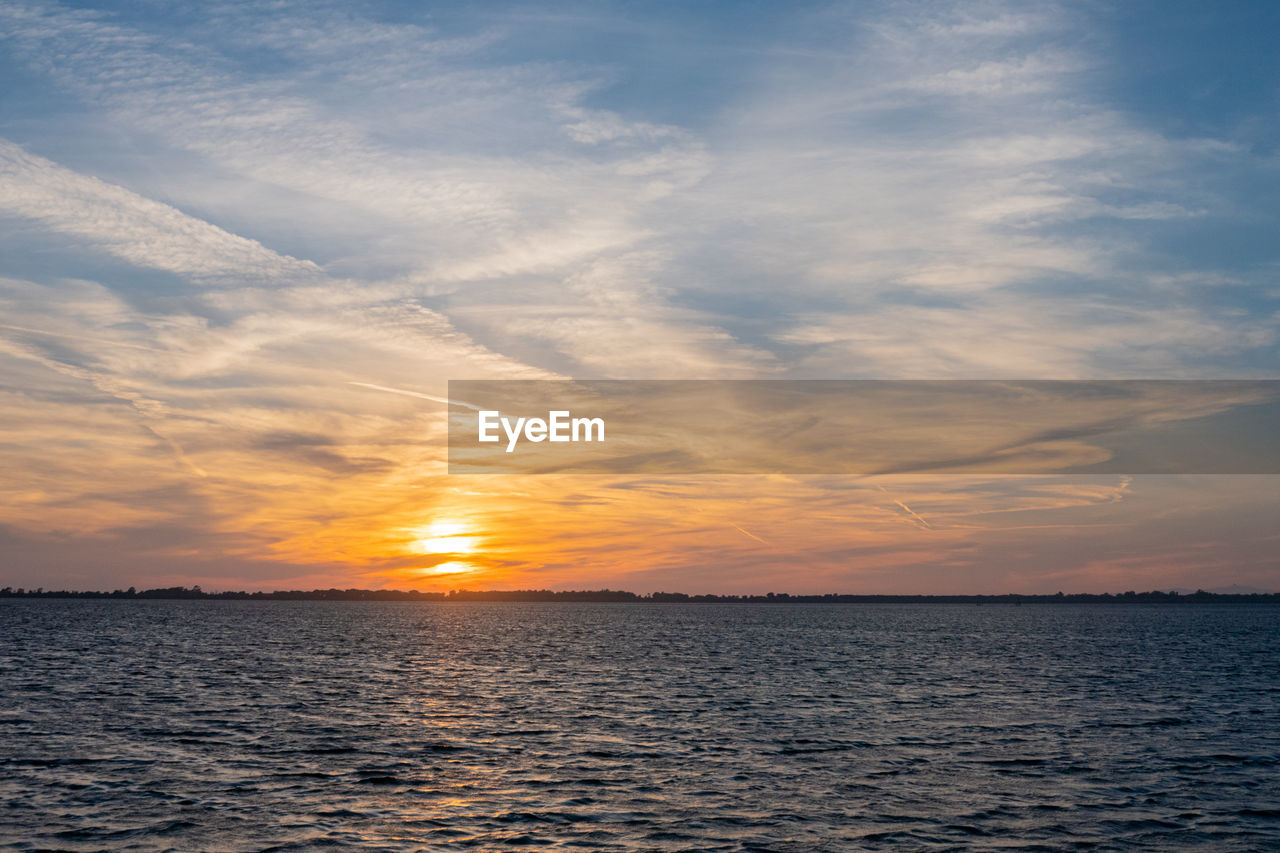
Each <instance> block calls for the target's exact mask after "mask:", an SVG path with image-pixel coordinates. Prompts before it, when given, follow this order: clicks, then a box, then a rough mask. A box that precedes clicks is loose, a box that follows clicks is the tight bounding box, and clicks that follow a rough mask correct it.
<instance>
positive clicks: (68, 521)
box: [0, 0, 1280, 593]
mask: <svg viewBox="0 0 1280 853" xmlns="http://www.w3.org/2000/svg"><path fill="white" fill-rule="evenodd" d="M268 7H269V11H264V10H266V9H267V8H268ZM1278 35H1280V4H1276V3H1274V2H1256V3H1247V2H1226V3H1222V4H1206V3H1201V2H1115V3H1106V2H1083V0H1082V2H1071V3H1023V2H1008V3H1004V2H972V3H970V2H925V1H924V0H922V1H921V2H896V3H895V2H855V3H775V4H763V3H723V4H720V3H689V4H677V3H609V2H600V3H577V4H575V3H571V2H570V3H564V2H556V3H550V2H547V3H519V2H517V3H473V4H452V5H445V4H418V3H391V2H385V3H379V2H368V3H362V2H342V3H337V2H335V3H327V2H297V3H293V2H287V0H286V2H280V3H272V4H262V3H219V2H209V3H191V4H167V3H166V4H161V3H150V2H148V3H127V4H125V3H121V4H118V5H116V4H66V5H59V4H54V3H48V4H25V3H8V2H0V555H2V556H0V585H12V586H24V587H37V586H43V587H46V588H64V587H65V588H81V589H100V588H108V589H110V588H116V587H119V588H123V587H128V586H130V585H134V586H138V587H148V586H169V585H175V584H183V585H191V584H200V585H202V586H203V587H204V588H206V589H277V588H308V589H309V588H313V587H331V586H337V587H343V588H346V587H394V588H417V589H422V590H447V589H453V588H464V587H465V588H471V589H486V588H543V587H549V588H575V589H577V588H600V587H606V586H607V587H612V588H621V589H629V590H634V591H637V592H649V591H653V590H679V591H685V592H694V593H696V592H724V593H735V592H742V593H747V592H767V591H771V590H776V591H788V592H865V593H895V592H940V593H949V592H1056V591H1058V590H1063V591H1067V592H1101V591H1113V592H1115V591H1123V590H1127V589H1152V588H1162V589H1163V588H1176V587H1185V588H1191V589H1194V588H1196V587H1204V588H1214V587H1224V586H1229V585H1233V584H1238V585H1243V586H1247V587H1253V588H1260V589H1267V590H1280V557H1278V556H1277V555H1278V554H1280V477H1275V476H1141V475H1137V476H1124V475H1109V476H1105V477H1103V476H1099V477H1092V478H1088V477H1080V476H1073V477H1065V476H1058V477H1053V476H1040V477H1002V476H996V475H989V476H975V475H949V476H938V475H933V476H928V475H924V474H919V475H917V474H901V475H895V476H892V477H873V478H867V477H861V478H859V477H851V476H836V475H812V476H783V475H737V476H728V475H725V476H710V475H694V474H688V475H680V474H670V475H661V476H638V475H633V476H614V475H599V474H597V475H570V474H555V475H519V476H517V475H509V476H458V475H450V474H448V473H447V471H446V466H445V429H446V417H445V414H446V411H445V405H444V404H443V403H442V402H441V399H444V398H445V397H446V395H447V388H446V383H447V381H448V380H450V379H539V378H541V379H551V378H566V377H573V378H611V379H637V378H650V379H710V378H716V379H722V378H723V379H731V378H762V379H790V378H841V379H853V378H884V379H978V378H1011V379H1035V378H1052V379H1095V378H1096V379H1103V378H1153V379H1171V378H1177V379H1182V378H1187V379H1190V378H1268V379H1274V378H1280V348H1278V340H1277V330H1278V328H1280V277H1278V276H1277V272H1278V271H1280V239H1277V234H1278V233H1280V54H1278V53H1277V51H1276V50H1275V44H1276V38H1277V36H1278Z"/></svg>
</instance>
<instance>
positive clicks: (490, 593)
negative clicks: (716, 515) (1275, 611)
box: [0, 586, 1280, 604]
mask: <svg viewBox="0 0 1280 853" xmlns="http://www.w3.org/2000/svg"><path fill="white" fill-rule="evenodd" d="M0 598H124V599H149V598H162V599H201V600H203V599H209V600H236V601H239V600H247V601H611V602H634V603H636V604H670V603H685V602H687V603H692V604H1203V603H1214V604H1280V593H1277V592H1272V593H1214V592H1205V591H1204V590H1197V591H1195V592H1194V593H1186V594H1180V593H1177V592H1159V591H1154V590H1153V591H1151V592H1133V591H1130V592H1123V593H1118V594H1112V593H1109V592H1104V593H1096V594H1095V593H1073V594H1071V595H1064V594H1063V593H1061V592H1059V593H1057V594H1056V595H849V594H841V593H827V594H825V595H789V594H787V593H785V592H781V593H772V592H771V593H768V594H767V595H688V594H686V593H683V592H654V593H650V594H648V595H639V594H637V593H634V592H626V591H623V590H614V589H599V590H550V589H513V590H500V589H491V590H466V589H455V590H452V591H451V592H447V593H445V592H418V591H417V590H399V589H313V590H300V589H291V590H276V591H274V592H245V591H237V592H205V591H204V590H202V589H200V587H198V586H193V587H191V588H189V589H188V588H187V587H181V586H171V587H166V588H164V589H144V590H136V589H134V588H133V587H129V588H128V589H127V590H120V589H117V590H114V591H112V592H104V591H89V590H85V591H81V590H47V589H44V588H43V587H42V588H39V589H34V590H27V589H21V588H19V589H14V588H12V587H5V588H4V589H0Z"/></svg>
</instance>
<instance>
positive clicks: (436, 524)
mask: <svg viewBox="0 0 1280 853" xmlns="http://www.w3.org/2000/svg"><path fill="white" fill-rule="evenodd" d="M471 532H472V530H471V527H470V526H469V525H467V524H465V523H463V522H460V521H449V520H440V521H433V522H431V523H430V524H428V525H426V526H425V527H419V528H416V529H414V530H411V531H410V535H412V536H415V537H417V538H414V539H413V540H412V541H411V542H410V543H409V548H410V550H412V551H414V552H416V553H418V554H474V553H475V552H476V550H477V549H478V548H479V547H480V543H481V541H482V539H481V537H479V536H472V535H468V534H470V533H471ZM445 565H448V564H445Z"/></svg>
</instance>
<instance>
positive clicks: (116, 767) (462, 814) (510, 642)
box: [0, 600, 1280, 851]
mask: <svg viewBox="0 0 1280 853" xmlns="http://www.w3.org/2000/svg"><path fill="white" fill-rule="evenodd" d="M1278 617H1280V608H1275V607H1266V606H1256V607H1230V606H1188V605H1184V606H1177V607H1172V606H1168V607H1159V606H1157V607H1141V606H1074V605H1060V606H1027V607H1017V608H1014V607H1008V606H987V607H975V606H961V605H955V606H951V605H910V606H892V605H723V606H721V605H671V606H663V605H610V604H601V605H594V604H478V603H473V604H395V603H377V604H365V603H354V602H332V603H321V602H213V601H195V602H177V601H172V602H167V601H57V600H5V601H0V641H2V643H3V645H2V646H0V686H2V687H3V690H2V692H0V802H2V803H3V806H2V810H0V844H2V845H3V846H4V848H5V849H15V850H27V849H61V850H75V851H81V850H181V851H193V850H228V851H236V850H246V851H247V850H267V849H275V850H294V849H311V848H314V847H328V848H337V849H344V848H350V849H360V850H436V849H439V850H450V849H481V850H516V849H529V850H548V849H558V850H569V849H577V850H773V851H808V850H814V851H820V850H833V851H839V850H934V849H966V850H970V849H972V850H983V849H994V848H997V847H1000V848H1015V849H1042V850H1075V849H1134V848H1138V849H1151V850H1173V849H1187V848H1197V847H1199V848H1203V849H1207V850H1262V849H1280V767H1278V766H1277V765H1278V764H1280V702H1278V700H1280V667H1277V662H1278V661H1280V618H1278Z"/></svg>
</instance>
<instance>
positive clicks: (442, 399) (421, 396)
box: [347, 382, 480, 412]
mask: <svg viewBox="0 0 1280 853" xmlns="http://www.w3.org/2000/svg"><path fill="white" fill-rule="evenodd" d="M347 384H348V385H359V386H360V387H361V388H372V389H373V390H375V391H386V392H387V393H388V394H403V395H404V396H406V397H417V398H419V399H421V400H431V401H433V402H436V403H444V404H445V405H448V406H462V407H463V408H464V409H471V410H473V411H476V412H478V411H480V407H479V406H473V405H471V404H470V403H463V402H460V401H458V400H450V399H449V398H448V397H437V396H435V395H434V394H423V393H422V392H420V391H406V390H404V389H403V388H388V387H387V386H385V385H373V384H372V383H369V382H348V383H347Z"/></svg>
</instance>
